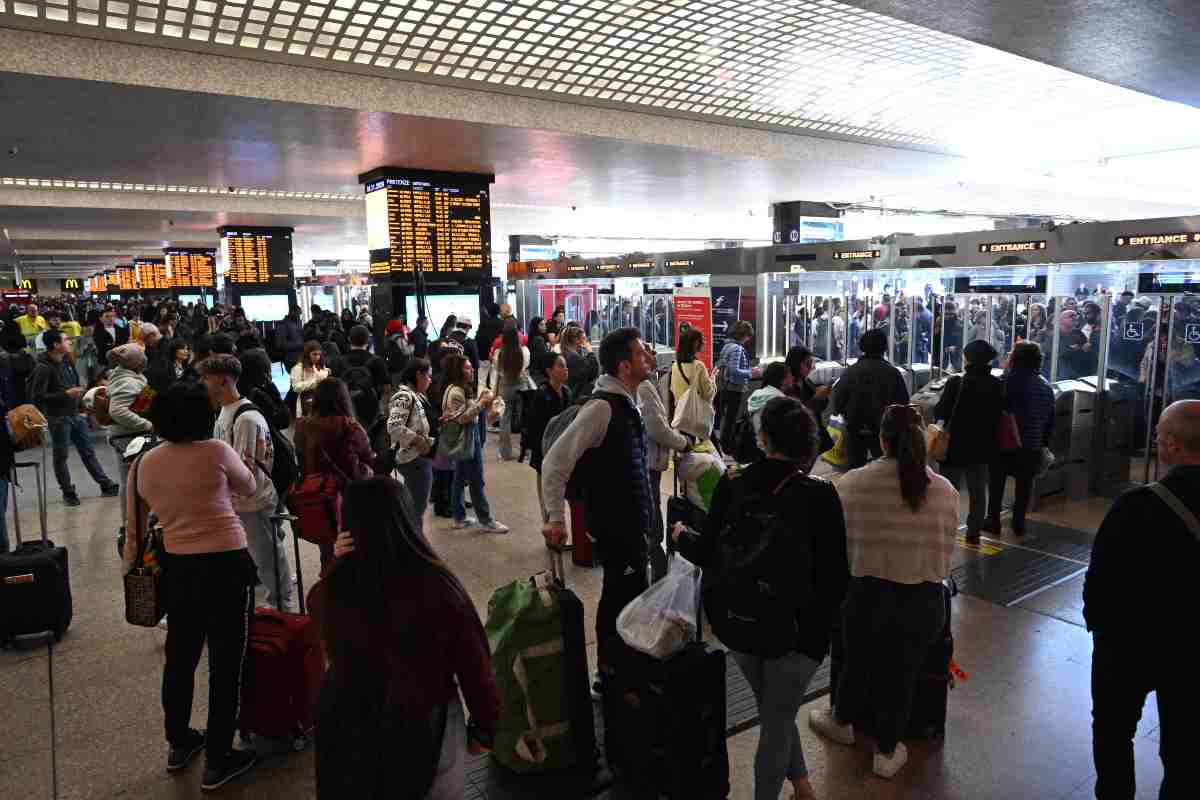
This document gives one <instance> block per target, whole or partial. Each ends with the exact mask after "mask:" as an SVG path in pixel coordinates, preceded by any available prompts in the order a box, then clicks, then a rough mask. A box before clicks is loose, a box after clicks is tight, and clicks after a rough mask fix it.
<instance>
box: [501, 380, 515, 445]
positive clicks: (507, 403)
mask: <svg viewBox="0 0 1200 800" xmlns="http://www.w3.org/2000/svg"><path fill="white" fill-rule="evenodd" d="M517 388H518V387H517V384H515V383H512V384H507V383H502V384H500V398H501V399H502V400H504V413H503V414H501V415H500V458H502V459H503V460H505V461H511V460H512V457H513V454H512V424H513V415H514V414H515V413H516V410H517V396H518V395H519V394H520V392H518V391H517Z"/></svg>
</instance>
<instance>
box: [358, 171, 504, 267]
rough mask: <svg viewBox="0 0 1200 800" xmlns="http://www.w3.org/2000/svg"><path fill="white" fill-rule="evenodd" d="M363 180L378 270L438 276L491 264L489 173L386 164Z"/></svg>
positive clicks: (369, 234)
mask: <svg viewBox="0 0 1200 800" xmlns="http://www.w3.org/2000/svg"><path fill="white" fill-rule="evenodd" d="M359 179H360V180H362V181H363V182H364V183H365V188H366V201H367V246H368V248H369V249H370V256H371V258H370V261H371V272H372V274H375V275H383V274H389V273H408V272H412V271H413V269H414V268H415V265H416V264H418V263H419V264H420V265H421V268H422V270H423V271H425V272H427V273H429V274H430V275H431V276H432V277H434V278H435V279H436V277H438V276H444V277H453V276H465V275H469V274H475V275H478V274H480V273H482V272H483V271H484V270H490V269H491V206H490V201H489V196H488V195H489V190H488V186H489V184H490V183H491V182H492V181H493V180H494V178H493V177H492V176H491V175H479V174H474V173H445V172H420V171H411V170H403V169H395V168H387V167H385V168H383V169H379V170H375V171H373V172H370V173H367V174H366V175H363V176H360V178H359Z"/></svg>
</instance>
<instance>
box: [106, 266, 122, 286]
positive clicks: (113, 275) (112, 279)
mask: <svg viewBox="0 0 1200 800" xmlns="http://www.w3.org/2000/svg"><path fill="white" fill-rule="evenodd" d="M104 283H105V286H106V287H107V288H108V289H119V288H121V284H120V282H119V281H118V280H117V270H115V269H110V270H106V271H105V273H104Z"/></svg>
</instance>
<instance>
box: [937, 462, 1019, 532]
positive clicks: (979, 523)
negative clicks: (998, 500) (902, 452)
mask: <svg viewBox="0 0 1200 800" xmlns="http://www.w3.org/2000/svg"><path fill="white" fill-rule="evenodd" d="M941 469H942V475H943V476H944V477H945V478H946V480H948V481H950V483H952V484H954V488H956V489H958V488H960V487H961V486H962V483H963V479H964V478H965V479H966V481H967V494H968V495H969V496H970V498H971V509H970V511H968V512H967V536H978V535H979V529H980V528H982V527H983V516H984V513H985V512H986V510H987V500H988V494H987V492H988V465H987V464H942V465H941ZM1000 492H1001V494H1003V492H1004V487H1003V485H1001V487H1000Z"/></svg>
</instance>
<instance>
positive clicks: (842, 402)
mask: <svg viewBox="0 0 1200 800" xmlns="http://www.w3.org/2000/svg"><path fill="white" fill-rule="evenodd" d="M858 346H859V348H860V350H861V351H862V356H861V357H860V358H859V359H858V361H856V362H854V364H852V365H851V366H849V367H847V368H846V371H845V372H844V373H842V377H841V379H840V380H838V382H837V384H835V385H834V387H833V409H834V411H835V412H836V413H838V414H841V415H842V419H843V420H844V421H845V425H846V437H847V438H846V447H847V450H848V452H849V454H850V466H851V467H861V466H864V465H865V464H866V463H867V461H868V460H870V458H871V457H875V458H878V457H879V456H881V455H882V454H883V451H882V450H881V449H880V445H879V421H880V420H881V419H883V412H884V411H886V410H887V407H888V406H890V405H895V404H899V405H903V404H904V403H907V402H908V386H907V385H906V384H905V383H904V375H903V374H901V372H900V370H898V369H896V367H894V366H892V364H891V362H889V361H888V360H887V359H886V358H884V353H886V352H887V334H886V333H884V332H883V331H881V330H871V331H867V332H866V333H864V334H863V335H862V338H861V339H859V341H858Z"/></svg>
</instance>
